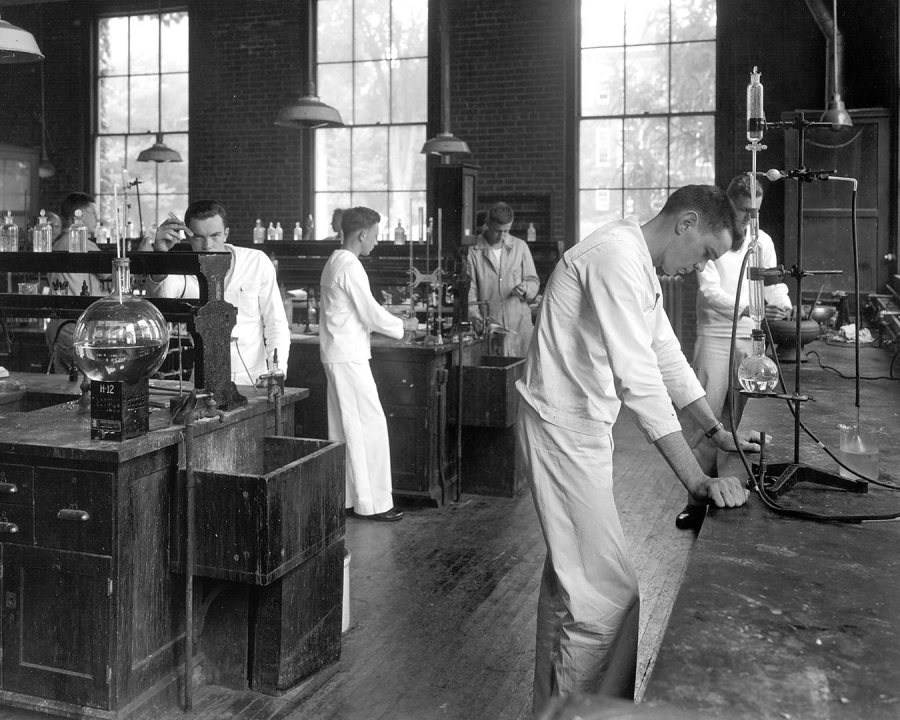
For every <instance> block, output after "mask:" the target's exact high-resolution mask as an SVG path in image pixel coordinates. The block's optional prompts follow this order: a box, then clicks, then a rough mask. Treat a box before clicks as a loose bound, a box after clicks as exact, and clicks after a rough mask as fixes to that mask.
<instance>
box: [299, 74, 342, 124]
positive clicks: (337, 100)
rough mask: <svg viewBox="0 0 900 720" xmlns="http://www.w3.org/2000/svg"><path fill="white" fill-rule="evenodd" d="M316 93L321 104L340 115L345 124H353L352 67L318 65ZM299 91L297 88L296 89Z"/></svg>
mask: <svg viewBox="0 0 900 720" xmlns="http://www.w3.org/2000/svg"><path fill="white" fill-rule="evenodd" d="M318 73H319V76H318V78H317V84H316V88H317V90H316V91H317V92H318V93H319V98H320V99H321V100H322V102H325V103H328V104H329V105H331V107H333V108H334V109H335V110H337V111H338V112H339V113H340V114H341V120H343V121H344V123H345V124H349V123H352V122H353V91H352V88H353V65H352V63H341V64H339V65H319V69H318ZM298 90H299V88H298Z"/></svg>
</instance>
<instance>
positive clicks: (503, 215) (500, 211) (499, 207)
mask: <svg viewBox="0 0 900 720" xmlns="http://www.w3.org/2000/svg"><path fill="white" fill-rule="evenodd" d="M515 216H516V214H515V213H514V212H513V209H512V208H511V207H510V206H509V205H507V204H506V203H505V202H496V203H494V204H493V205H491V207H490V209H489V210H488V213H487V219H486V220H485V225H486V224H488V223H490V222H495V223H497V224H498V225H507V224H508V223H511V222H512V221H513V218H514V217H515Z"/></svg>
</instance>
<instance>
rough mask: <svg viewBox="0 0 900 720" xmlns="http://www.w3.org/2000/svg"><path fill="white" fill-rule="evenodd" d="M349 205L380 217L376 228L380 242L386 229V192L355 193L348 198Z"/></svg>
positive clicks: (376, 252) (376, 251)
mask: <svg viewBox="0 0 900 720" xmlns="http://www.w3.org/2000/svg"><path fill="white" fill-rule="evenodd" d="M350 204H351V205H352V206H353V207H360V206H362V207H367V208H372V209H373V210H374V211H375V212H377V213H378V214H379V215H381V223H380V227H379V228H378V239H379V240H381V238H382V237H383V236H384V232H385V230H386V229H387V225H385V222H384V220H385V217H386V216H387V211H388V194H387V193H386V192H355V193H353V194H352V195H351V196H350ZM375 254H376V255H377V254H378V250H377V249H376V250H375Z"/></svg>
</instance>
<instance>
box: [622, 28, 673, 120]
mask: <svg viewBox="0 0 900 720" xmlns="http://www.w3.org/2000/svg"><path fill="white" fill-rule="evenodd" d="M668 101H669V46H668V45H640V46H638V47H628V48H627V49H626V51H625V112H626V113H627V114H629V115H635V114H639V113H645V112H666V111H667V110H668Z"/></svg>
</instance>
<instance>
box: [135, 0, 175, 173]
mask: <svg viewBox="0 0 900 720" xmlns="http://www.w3.org/2000/svg"><path fill="white" fill-rule="evenodd" d="M158 8H159V9H158V12H159V18H158V22H159V27H158V29H157V32H156V42H157V48H158V54H157V56H156V57H157V58H162V2H160V4H159V6H158ZM160 95H162V88H160ZM156 128H157V132H156V142H155V143H153V144H152V145H151V146H150V147H148V148H147V149H145V150H141V152H140V153H139V154H138V156H137V159H138V162H155V163H164V162H182V160H181V155H180V154H179V153H178V151H177V150H173V149H172V148H170V147H169V146H168V145H166V144H165V143H164V142H163V133H162V97H159V98H157V101H156Z"/></svg>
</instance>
